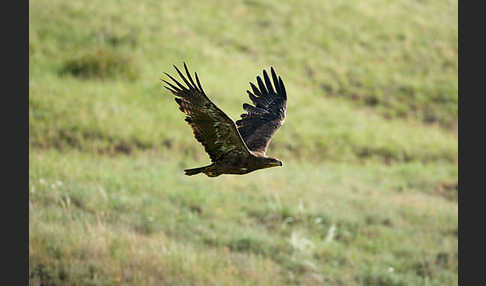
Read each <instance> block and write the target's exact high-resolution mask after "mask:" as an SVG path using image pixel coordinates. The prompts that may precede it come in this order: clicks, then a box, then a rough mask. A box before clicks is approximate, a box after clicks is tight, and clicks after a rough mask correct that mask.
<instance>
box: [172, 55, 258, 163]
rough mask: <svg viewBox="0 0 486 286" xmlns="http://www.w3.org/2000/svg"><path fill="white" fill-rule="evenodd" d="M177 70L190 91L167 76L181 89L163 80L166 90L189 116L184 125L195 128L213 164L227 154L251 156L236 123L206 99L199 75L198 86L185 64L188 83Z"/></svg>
mask: <svg viewBox="0 0 486 286" xmlns="http://www.w3.org/2000/svg"><path fill="white" fill-rule="evenodd" d="M174 67H175V69H176V71H177V73H178V74H179V76H180V77H181V79H182V81H183V82H184V83H185V84H186V85H187V87H186V86H184V85H183V84H182V83H180V82H178V81H177V80H176V79H175V78H173V77H172V76H170V75H169V74H167V73H166V74H167V76H168V77H169V78H170V79H171V80H172V81H174V83H175V84H176V85H177V86H178V87H177V86H175V85H173V84H171V83H169V82H167V81H165V80H163V81H164V82H165V83H166V84H167V85H168V87H167V86H165V88H167V89H168V90H170V91H171V92H172V93H173V94H174V95H175V96H176V98H175V101H176V102H177V104H178V105H179V109H180V110H181V111H182V112H184V113H185V114H186V118H185V121H186V122H187V123H189V125H190V126H191V127H192V130H193V133H194V137H195V138H196V140H198V141H199V142H200V143H201V144H202V145H203V146H204V150H205V151H206V153H208V154H209V157H210V158H211V161H213V162H215V161H217V160H218V159H220V158H222V157H223V156H224V155H226V154H228V153H233V154H234V153H239V154H240V155H241V156H249V155H250V152H249V150H248V148H247V146H246V144H245V142H244V141H243V139H242V138H241V136H240V133H239V132H238V130H237V128H236V125H235V123H234V122H233V120H231V118H229V117H228V115H226V114H225V113H224V112H223V111H222V110H221V109H219V108H218V107H217V106H216V105H215V104H214V103H213V102H212V101H211V100H210V99H209V98H208V97H207V96H206V94H205V93H204V91H203V89H202V87H201V83H200V82H199V77H198V76H197V73H195V76H196V82H197V86H196V84H195V83H194V81H193V79H192V77H191V75H190V73H189V71H188V69H187V66H186V64H185V63H184V69H185V72H186V75H187V78H188V79H189V80H188V79H186V77H185V76H184V75H183V74H182V72H181V71H180V70H179V69H178V68H177V67H176V66H174Z"/></svg>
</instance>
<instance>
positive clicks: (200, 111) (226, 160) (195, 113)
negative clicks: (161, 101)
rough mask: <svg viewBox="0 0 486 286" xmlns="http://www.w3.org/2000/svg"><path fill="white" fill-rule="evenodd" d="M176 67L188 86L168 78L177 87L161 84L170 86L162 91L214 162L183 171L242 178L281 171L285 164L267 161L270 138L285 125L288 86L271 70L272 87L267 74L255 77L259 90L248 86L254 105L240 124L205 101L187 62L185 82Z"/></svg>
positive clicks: (248, 107) (247, 109)
mask: <svg viewBox="0 0 486 286" xmlns="http://www.w3.org/2000/svg"><path fill="white" fill-rule="evenodd" d="M174 68H175V69H176V71H177V73H178V74H179V76H180V77H181V79H182V80H183V81H184V83H185V84H186V85H187V86H184V85H183V84H182V83H180V82H178V81H177V80H176V79H174V78H173V77H172V76H170V75H169V74H168V73H165V74H166V75H167V76H168V77H169V78H170V79H172V80H173V81H174V83H175V85H174V84H171V83H170V82H168V81H165V80H163V81H164V82H165V83H166V84H167V85H168V86H164V87H165V88H167V89H168V90H170V91H171V92H172V93H173V94H174V95H175V96H176V98H175V101H176V102H177V103H178V104H179V109H180V110H181V111H182V112H184V113H185V114H186V119H185V120H186V121H187V122H188V123H189V125H191V127H192V130H193V132H194V136H195V137H196V139H197V140H198V141H199V142H201V144H202V145H203V146H204V150H205V151H206V152H207V153H208V154H209V157H210V158H211V161H212V164H211V165H208V166H204V167H200V168H194V169H187V170H184V172H185V174H186V175H188V176H192V175H195V174H199V173H204V174H206V175H207V176H209V177H217V176H219V175H221V174H238V175H243V174H247V173H250V172H253V171H255V170H258V169H264V168H269V167H275V166H282V162H281V161H279V160H277V159H275V158H271V157H266V156H265V151H266V149H267V147H268V144H269V143H270V140H271V139H272V135H273V134H274V133H275V132H276V131H277V130H278V129H279V128H280V126H282V124H283V122H284V119H285V111H286V106H287V94H286V92H285V86H284V84H283V81H282V79H281V78H280V76H279V77H277V75H276V74H275V71H274V70H273V67H272V68H271V74H272V80H273V86H272V82H271V81H270V78H269V77H268V74H267V72H266V71H265V70H263V80H262V79H261V78H260V76H257V78H256V79H257V83H258V87H256V86H255V85H254V84H253V83H251V82H250V86H251V89H252V91H253V92H251V91H249V90H247V93H248V95H249V97H250V99H251V101H253V104H254V105H255V106H252V105H250V104H247V103H245V104H243V109H244V110H245V111H246V112H247V113H244V114H241V119H240V120H237V121H236V125H235V122H233V120H231V118H229V117H228V115H226V114H225V113H224V112H223V111H222V110H221V109H219V108H218V107H217V106H216V104H214V103H213V102H212V101H211V100H210V99H209V98H208V97H207V96H206V93H205V92H204V90H203V89H202V87H201V83H200V82H199V78H198V76H197V73H194V75H195V77H196V82H197V86H196V84H195V83H194V81H193V79H192V77H191V75H190V73H189V71H188V70H187V66H186V64H185V63H184V69H185V71H186V75H187V79H186V77H184V75H183V74H182V73H181V72H180V71H179V69H178V68H177V67H176V66H174ZM176 85H177V86H176Z"/></svg>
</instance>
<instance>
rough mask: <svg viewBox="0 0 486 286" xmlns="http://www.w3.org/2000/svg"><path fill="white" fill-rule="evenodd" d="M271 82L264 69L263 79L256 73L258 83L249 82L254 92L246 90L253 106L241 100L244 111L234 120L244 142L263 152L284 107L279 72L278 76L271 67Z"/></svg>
mask: <svg viewBox="0 0 486 286" xmlns="http://www.w3.org/2000/svg"><path fill="white" fill-rule="evenodd" d="M271 74H272V80H273V85H274V87H275V89H274V87H273V86H272V82H271V81H270V78H269V77H268V74H267V72H266V71H265V70H263V79H264V81H265V83H264V82H263V81H262V79H261V78H260V77H259V76H257V83H258V87H256V86H255V85H254V84H253V83H251V82H250V86H251V89H252V90H253V93H252V92H251V91H249V90H247V93H248V95H249V97H250V99H251V101H252V102H253V104H254V105H255V106H252V105H250V104H247V103H245V104H243V109H244V110H246V111H247V113H244V114H242V115H241V119H240V120H237V121H236V125H237V126H238V131H240V134H241V137H243V140H245V143H246V146H248V149H250V150H251V151H256V152H263V153H265V150H266V149H267V147H268V144H269V143H270V140H271V139H272V135H273V134H274V133H275V132H276V131H277V130H278V129H279V128H280V126H282V124H283V122H284V119H285V110H286V108H287V93H286V92H285V86H284V84H283V81H282V79H281V78H280V76H279V77H278V78H277V75H276V74H275V71H274V70H273V68H271Z"/></svg>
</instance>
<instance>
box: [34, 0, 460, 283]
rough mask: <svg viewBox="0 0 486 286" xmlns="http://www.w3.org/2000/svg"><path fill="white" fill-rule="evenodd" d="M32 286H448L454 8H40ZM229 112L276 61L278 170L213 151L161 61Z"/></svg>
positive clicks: (350, 4)
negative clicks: (216, 157)
mask: <svg viewBox="0 0 486 286" xmlns="http://www.w3.org/2000/svg"><path fill="white" fill-rule="evenodd" d="M29 14H30V28H29V32H30V33H29V36H30V41H29V48H30V49H29V56H30V69H29V74H30V82H29V91H30V94H29V127H30V128H29V135H30V136H29V143H30V149H29V153H30V172H29V177H30V178H29V179H30V180H29V216H30V221H29V242H30V244H29V265H30V271H29V272H30V273H29V277H30V284H31V285H322V284H326V285H457V283H458V281H457V269H458V259H457V256H458V251H457V233H458V222H457V195H458V187H457V181H458V179H457V173H458V168H457V100H458V91H457V88H458V80H457V50H458V44H457V37H458V35H457V3H456V2H453V1H425V2H424V1H412V2H410V1H404V0H401V1H393V2H389V1H383V0H380V1H379V0H373V1H366V2H362V1H331V2H326V3H324V2H322V1H317V0H307V1H301V2H299V3H298V4H296V3H295V2H291V1H274V0H272V1H270V0H268V1H224V2H221V1H212V0H206V1H183V3H182V2H180V1H162V2H161V1H150V0H143V1H135V2H133V1H132V2H130V1H112V0H109V1H102V2H96V1H95V2H93V1H81V2H80V1H77V2H65V1H59V0H54V1H33V2H31V3H30V12H29ZM183 61H185V62H187V64H188V66H189V68H190V70H191V71H193V72H194V71H196V72H197V73H198V74H199V76H200V79H201V83H202V85H203V87H204V89H205V91H206V92H207V94H208V95H209V97H210V98H211V99H212V100H213V101H214V102H215V103H216V104H217V105H218V106H219V107H220V108H221V109H223V110H224V111H225V112H227V113H228V115H229V116H230V117H231V118H233V119H235V120H236V119H237V118H238V117H239V114H240V113H242V111H243V110H242V108H241V105H242V104H243V103H244V102H249V99H248V98H247V96H246V93H245V90H246V89H248V88H249V85H248V82H249V81H254V80H255V77H256V75H257V74H261V70H262V69H263V68H269V67H270V66H274V67H275V68H276V71H277V73H279V74H280V75H281V76H282V78H283V79H284V81H285V83H286V88H287V92H288V95H289V102H288V109H287V118H286V121H285V124H284V126H283V127H282V128H281V129H280V130H279V132H278V133H277V134H276V135H275V136H274V139H273V141H272V143H271V144H270V148H269V150H268V154H269V155H271V156H275V157H277V158H279V159H280V160H282V161H283V162H284V167H283V168H272V169H267V170H261V171H257V172H254V173H251V174H248V175H245V176H221V177H218V178H216V179H210V178H207V177H205V176H195V177H187V176H184V175H183V171H182V170H183V169H184V168H191V167H197V166H202V165H204V164H206V163H208V162H209V159H208V157H207V155H206V154H205V153H204V151H203V148H202V147H201V146H200V145H199V144H198V143H197V142H196V141H195V139H194V138H193V135H192V131H191V130H190V128H189V126H187V124H186V123H185V122H184V121H183V117H184V116H183V114H182V113H180V112H179V111H178V110H177V107H176V104H175V102H174V101H173V100H172V97H173V96H172V95H170V94H169V93H168V92H166V91H165V90H164V89H163V88H162V87H161V82H160V78H161V77H162V76H163V72H170V73H172V74H174V70H173V68H172V67H171V65H172V64H177V65H181V64H182V62H183Z"/></svg>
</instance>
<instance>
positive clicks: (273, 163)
mask: <svg viewBox="0 0 486 286" xmlns="http://www.w3.org/2000/svg"><path fill="white" fill-rule="evenodd" d="M263 159H264V160H263V164H264V167H263V168H270V167H281V166H283V164H282V161H280V160H278V159H275V158H270V157H264V158H263Z"/></svg>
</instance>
